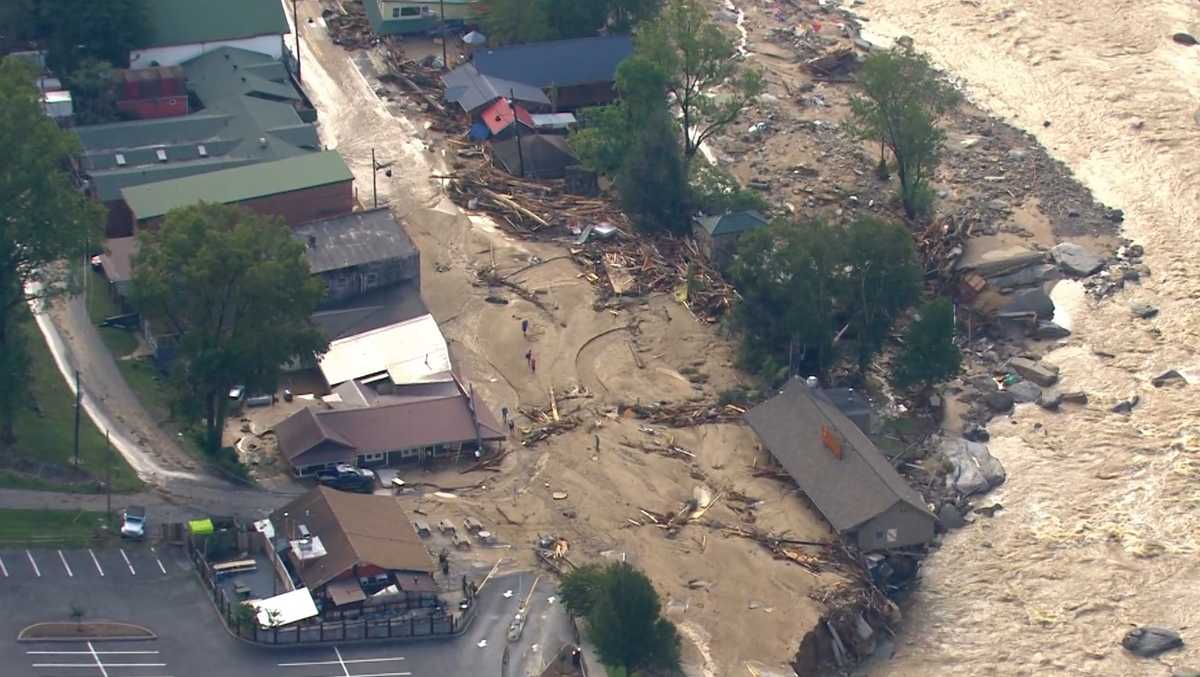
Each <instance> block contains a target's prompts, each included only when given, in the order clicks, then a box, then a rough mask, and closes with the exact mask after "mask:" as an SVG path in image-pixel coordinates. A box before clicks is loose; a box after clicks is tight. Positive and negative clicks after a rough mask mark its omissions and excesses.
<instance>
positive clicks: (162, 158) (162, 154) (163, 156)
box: [154, 148, 167, 162]
mask: <svg viewBox="0 0 1200 677" xmlns="http://www.w3.org/2000/svg"><path fill="white" fill-rule="evenodd" d="M154 157H157V158H158V161H159V162H166V161H167V151H166V149H165V148H159V149H158V150H156V151H154Z"/></svg>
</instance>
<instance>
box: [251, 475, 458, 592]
mask: <svg viewBox="0 0 1200 677" xmlns="http://www.w3.org/2000/svg"><path fill="white" fill-rule="evenodd" d="M284 513H286V514H287V515H288V516H287V517H286V518H284V516H283V515H284ZM271 521H272V522H273V523H274V524H275V528H276V533H278V534H280V535H281V537H282V538H285V539H295V538H297V537H298V534H299V526H300V525H301V524H303V525H304V526H306V527H308V530H309V533H311V534H312V535H313V536H316V537H317V538H319V539H320V540H321V545H322V546H323V547H324V548H325V555H324V556H323V557H318V558H316V559H310V560H306V561H301V562H297V561H295V559H294V558H293V564H295V565H296V573H297V574H299V576H300V579H301V580H302V581H304V585H306V586H307V587H308V588H309V589H315V588H320V587H321V586H322V585H325V584H326V583H328V582H329V581H331V580H333V579H334V578H336V577H338V576H340V575H342V574H343V573H346V572H347V571H350V569H351V568H352V567H354V566H355V565H367V564H373V565H375V566H377V567H380V568H382V569H387V570H389V571H410V572H421V573H425V574H432V573H433V571H434V568H435V567H434V563H433V560H432V559H431V558H430V557H429V553H428V552H426V550H425V546H424V545H423V544H422V543H421V539H420V537H419V536H417V532H416V530H415V529H414V528H413V526H412V523H411V522H409V520H408V515H407V514H405V512H404V510H403V509H402V508H401V507H400V505H399V504H398V503H397V502H396V499H395V498H393V497H391V496H373V495H363V494H351V493H346V492H343V491H337V490H336V489H330V488H329V487H317V488H316V489H313V490H312V491H310V492H308V493H307V494H304V495H303V496H301V497H300V498H297V499H296V500H294V501H292V502H291V503H288V504H287V505H285V506H284V507H282V508H280V509H279V510H276V511H275V512H274V513H272V514H271Z"/></svg>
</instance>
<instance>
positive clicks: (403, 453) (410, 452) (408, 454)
mask: <svg viewBox="0 0 1200 677" xmlns="http://www.w3.org/2000/svg"><path fill="white" fill-rule="evenodd" d="M418 453H420V450H419V449H401V450H400V458H412V457H413V456H416V455H417V454H418Z"/></svg>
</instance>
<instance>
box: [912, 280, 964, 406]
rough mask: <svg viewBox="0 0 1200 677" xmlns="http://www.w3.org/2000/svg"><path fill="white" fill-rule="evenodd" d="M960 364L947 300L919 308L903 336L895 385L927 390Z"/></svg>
mask: <svg viewBox="0 0 1200 677" xmlns="http://www.w3.org/2000/svg"><path fill="white" fill-rule="evenodd" d="M961 365H962V353H961V352H959V350H958V346H957V345H955V343H954V306H953V305H951V303H950V301H949V300H948V299H945V298H938V299H934V300H933V301H930V302H929V303H926V304H925V305H924V306H922V307H921V309H920V311H919V312H918V313H917V316H916V318H915V319H913V322H912V324H911V325H909V327H908V330H907V331H906V332H905V333H904V350H903V351H902V352H901V353H900V357H899V361H898V364H897V366H896V373H895V378H896V383H897V384H898V385H900V386H901V387H904V388H911V387H913V386H917V385H920V386H924V387H928V386H931V385H933V384H935V383H938V382H939V381H944V380H946V379H948V378H950V377H951V376H954V375H955V374H957V373H958V370H959V367H961Z"/></svg>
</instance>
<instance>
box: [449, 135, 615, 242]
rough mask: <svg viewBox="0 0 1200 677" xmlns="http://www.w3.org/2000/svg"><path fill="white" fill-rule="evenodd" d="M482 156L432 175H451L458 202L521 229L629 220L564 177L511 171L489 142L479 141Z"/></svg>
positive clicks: (452, 192) (452, 191)
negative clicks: (575, 191) (498, 162)
mask: <svg viewBox="0 0 1200 677" xmlns="http://www.w3.org/2000/svg"><path fill="white" fill-rule="evenodd" d="M460 156H461V154H460ZM481 156H482V159H483V161H482V162H478V163H474V164H472V165H471V166H464V167H460V168H458V169H457V170H456V171H455V172H454V173H453V174H450V175H447V176H435V177H434V178H437V179H448V180H449V186H448V190H449V194H450V199H451V200H453V201H454V202H455V203H456V204H458V205H459V206H460V207H463V208H465V209H468V210H472V211H482V212H485V213H487V214H489V215H490V216H492V217H493V218H494V219H496V221H497V222H498V223H501V224H508V226H509V227H510V228H511V229H512V230H513V231H515V232H517V233H520V234H523V235H528V234H530V233H536V232H537V231H539V230H541V229H543V228H552V227H571V226H577V227H583V226H587V225H590V224H597V223H603V222H608V223H611V224H613V225H615V226H617V227H618V228H623V230H626V231H627V230H628V229H629V220H628V219H627V218H626V217H625V215H624V214H623V213H621V211H620V210H619V209H617V208H616V207H615V206H613V205H612V204H611V203H609V202H608V201H607V200H603V199H600V198H594V197H583V196H580V195H572V194H570V193H568V192H566V190H565V182H564V181H563V180H562V179H542V180H538V181H532V180H529V179H523V178H520V177H517V176H513V175H511V174H509V173H508V172H506V171H504V170H502V169H499V168H498V167H496V166H495V165H494V164H493V162H492V157H491V148H490V147H489V146H483V147H482V152H481Z"/></svg>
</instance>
